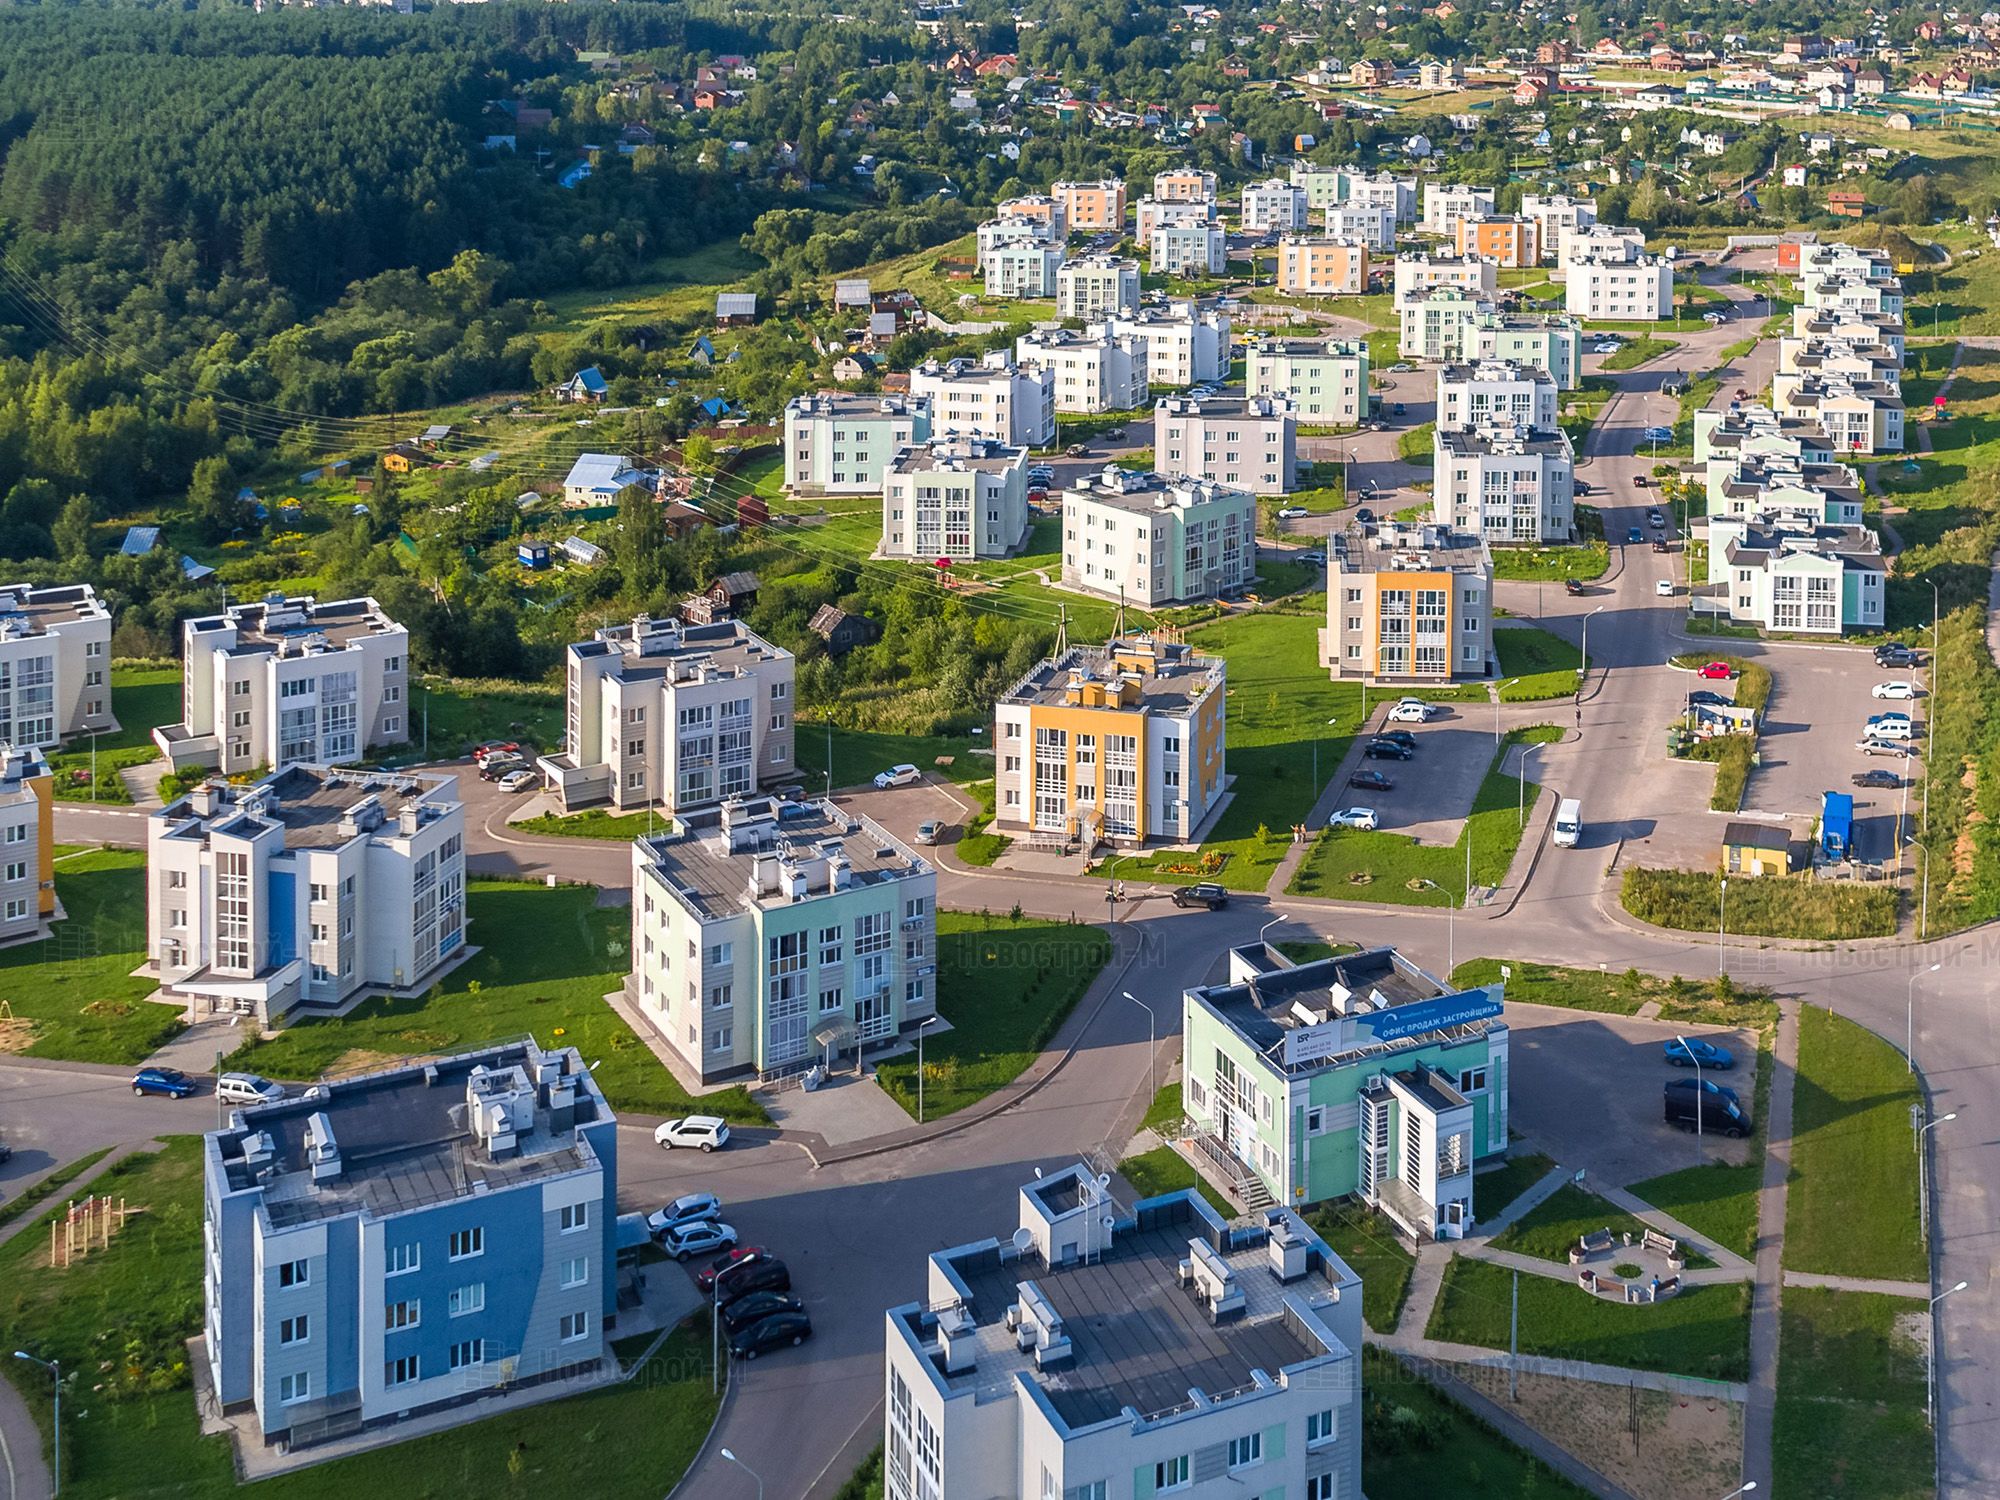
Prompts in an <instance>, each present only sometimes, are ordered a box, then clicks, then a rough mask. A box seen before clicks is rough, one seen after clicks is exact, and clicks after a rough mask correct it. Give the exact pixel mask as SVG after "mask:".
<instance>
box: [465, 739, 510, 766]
mask: <svg viewBox="0 0 2000 1500" xmlns="http://www.w3.org/2000/svg"><path fill="white" fill-rule="evenodd" d="M520 753H521V746H520V744H519V743H518V742H517V741H515V740H488V741H487V742H486V743H485V744H483V745H475V746H474V747H473V750H472V763H473V764H474V765H475V766H483V765H485V764H486V762H487V760H488V759H489V758H490V757H492V756H495V755H513V756H519V755H520Z"/></svg>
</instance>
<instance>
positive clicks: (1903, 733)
mask: <svg viewBox="0 0 2000 1500" xmlns="http://www.w3.org/2000/svg"><path fill="white" fill-rule="evenodd" d="M1915 733H1916V730H1915V728H1914V727H1913V726H1912V725H1911V723H1910V721H1909V720H1908V719H1870V720H1869V721H1868V724H1867V727H1866V728H1864V729H1863V730H1862V731H1861V737H1862V738H1863V739H1864V740H1907V739H1909V738H1911V737H1912V735H1914V734H1915Z"/></svg>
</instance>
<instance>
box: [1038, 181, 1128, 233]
mask: <svg viewBox="0 0 2000 1500" xmlns="http://www.w3.org/2000/svg"><path fill="white" fill-rule="evenodd" d="M1049 196H1050V197H1051V198H1053V199H1054V200H1055V202H1056V204H1057V206H1058V207H1059V208H1060V209H1061V210H1062V215H1063V222H1064V223H1066V224H1067V225H1068V226H1069V232H1070V233H1071V234H1094V233H1097V232H1098V231H1100V230H1111V231H1113V232H1123V230H1124V228H1125V184H1124V183H1122V182H1119V181H1117V180H1116V179H1115V178H1102V179H1099V180H1098V181H1096V182H1058V183H1055V184H1053V185H1052V186H1051V187H1050V188H1049Z"/></svg>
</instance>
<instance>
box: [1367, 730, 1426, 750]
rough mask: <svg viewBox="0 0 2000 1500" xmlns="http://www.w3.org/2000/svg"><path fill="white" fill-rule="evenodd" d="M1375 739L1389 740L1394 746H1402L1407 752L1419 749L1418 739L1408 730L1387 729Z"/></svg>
mask: <svg viewBox="0 0 2000 1500" xmlns="http://www.w3.org/2000/svg"><path fill="white" fill-rule="evenodd" d="M1374 738H1375V739H1378V740H1387V741H1388V742H1389V743H1390V744H1392V745H1401V746H1402V747H1403V748H1404V749H1405V750H1414V749H1416V748H1417V737H1416V736H1415V735H1414V734H1411V733H1410V731H1409V730H1407V729H1385V730H1383V731H1382V732H1381V733H1380V734H1378V735H1375V736H1374Z"/></svg>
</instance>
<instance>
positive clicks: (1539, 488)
mask: <svg viewBox="0 0 2000 1500" xmlns="http://www.w3.org/2000/svg"><path fill="white" fill-rule="evenodd" d="M1431 453H1432V462H1433V469H1432V473H1433V475H1434V476H1435V484H1436V488H1435V489H1434V490H1433V492H1432V499H1431V519H1432V520H1434V521H1435V522H1436V523H1437V524H1438V525H1440V526H1448V527H1450V528H1451V529H1452V530H1453V531H1461V532H1473V533H1476V534H1477V535H1478V536H1480V537H1482V538H1484V539H1485V540H1486V541H1488V542H1490V543H1493V544H1495V545H1498V544H1501V543H1513V544H1516V545H1523V544H1525V545H1531V546H1536V545H1541V544H1543V543H1548V542H1566V541H1569V540H1570V538H1571V536H1572V535H1573V534H1574V532H1575V529H1576V489H1575V483H1576V455H1575V453H1574V452H1573V451H1572V450H1571V448H1570V442H1569V434H1567V433H1566V432H1564V431H1563V430H1562V429H1561V428H1560V427H1554V426H1551V427H1547V428H1533V427H1527V426H1515V425H1513V424H1511V423H1503V422H1498V421H1496V422H1492V423H1489V424H1488V425H1486V426H1483V427H1479V428H1475V429H1461V430H1456V431H1450V432H1447V431H1446V430H1445V429H1444V428H1443V427H1442V426H1440V427H1439V428H1438V429H1437V432H1436V435H1435V436H1434V437H1433V439H1432V446H1431Z"/></svg>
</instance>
